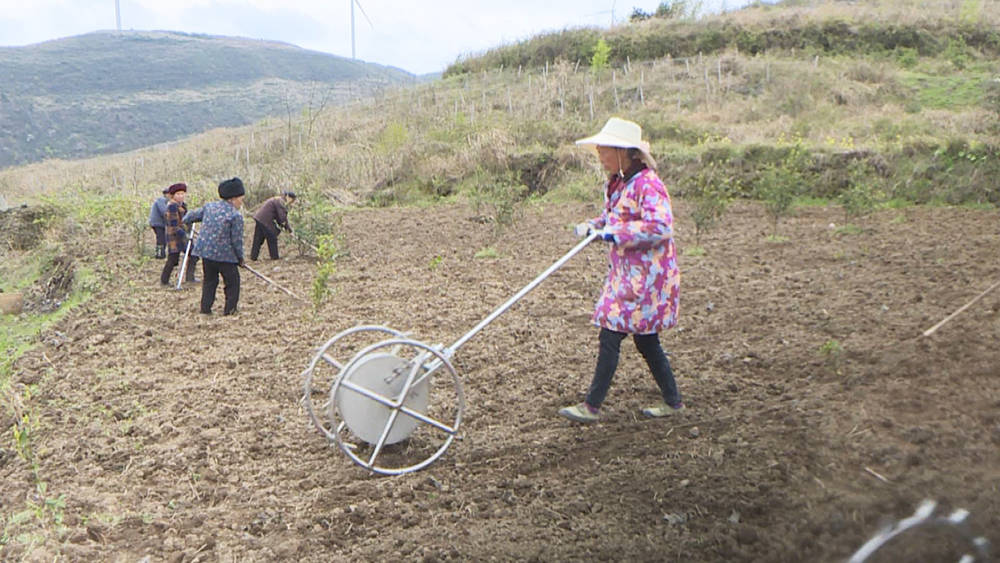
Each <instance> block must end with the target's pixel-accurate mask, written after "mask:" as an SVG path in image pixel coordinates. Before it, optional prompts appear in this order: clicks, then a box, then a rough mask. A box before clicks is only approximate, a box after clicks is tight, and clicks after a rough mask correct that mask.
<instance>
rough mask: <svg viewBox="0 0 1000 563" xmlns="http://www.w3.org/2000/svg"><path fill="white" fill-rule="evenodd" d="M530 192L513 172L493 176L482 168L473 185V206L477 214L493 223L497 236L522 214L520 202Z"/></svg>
mask: <svg viewBox="0 0 1000 563" xmlns="http://www.w3.org/2000/svg"><path fill="white" fill-rule="evenodd" d="M527 192H528V188H527V186H525V185H524V184H522V183H521V182H520V181H519V180H517V178H516V177H515V175H514V174H513V173H512V172H508V173H506V174H503V175H500V176H499V177H491V176H490V175H488V174H486V173H485V172H483V171H482V170H480V171H479V172H478V173H477V174H476V180H475V183H474V184H473V187H472V193H471V198H472V206H473V209H474V211H475V212H476V214H477V215H480V216H482V217H484V218H486V219H487V220H488V221H490V222H491V223H493V228H494V234H496V235H497V236H499V235H500V233H502V232H503V230H504V229H506V228H507V227H509V226H511V225H512V224H514V222H515V221H516V220H517V218H518V217H519V216H520V213H521V207H520V204H521V202H522V201H523V199H524V196H525V194H526V193H527Z"/></svg>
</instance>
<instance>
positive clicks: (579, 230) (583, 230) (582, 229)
mask: <svg viewBox="0 0 1000 563" xmlns="http://www.w3.org/2000/svg"><path fill="white" fill-rule="evenodd" d="M573 234H575V235H576V236H577V237H579V238H583V237H585V236H587V235H589V234H590V225H589V224H587V223H580V224H579V225H577V226H575V227H573Z"/></svg>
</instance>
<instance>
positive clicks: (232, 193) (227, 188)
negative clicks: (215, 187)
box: [219, 178, 246, 199]
mask: <svg viewBox="0 0 1000 563" xmlns="http://www.w3.org/2000/svg"><path fill="white" fill-rule="evenodd" d="M245 193H246V190H244V189H243V180H240V179H239V178H230V179H229V180H223V181H222V182H221V183H220V184H219V197H221V198H222V199H231V198H234V197H239V196H241V195H243V194H245Z"/></svg>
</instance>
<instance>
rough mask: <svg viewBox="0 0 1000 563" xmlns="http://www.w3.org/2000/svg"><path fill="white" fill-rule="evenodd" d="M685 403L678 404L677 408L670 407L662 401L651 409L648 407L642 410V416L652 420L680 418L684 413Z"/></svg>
mask: <svg viewBox="0 0 1000 563" xmlns="http://www.w3.org/2000/svg"><path fill="white" fill-rule="evenodd" d="M684 409H685V407H684V403H678V404H677V406H676V407H672V406H670V405H668V404H667V403H666V402H664V401H661V402H660V403H658V404H655V405H653V406H651V407H646V408H644V409H642V414H644V415H646V416H648V417H651V418H662V417H664V416H680V415H681V414H683V413H684Z"/></svg>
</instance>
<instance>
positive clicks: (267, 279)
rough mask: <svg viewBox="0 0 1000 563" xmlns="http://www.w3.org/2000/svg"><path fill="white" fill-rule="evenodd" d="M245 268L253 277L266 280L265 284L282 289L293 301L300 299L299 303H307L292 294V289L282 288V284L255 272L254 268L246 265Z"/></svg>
mask: <svg viewBox="0 0 1000 563" xmlns="http://www.w3.org/2000/svg"><path fill="white" fill-rule="evenodd" d="M243 268H244V269H246V270H248V271H249V272H250V273H251V274H253V275H255V276H257V277H258V278H260V279H262V280H264V282H265V283H269V284H271V285H273V286H274V287H276V288H278V289H280V290H281V291H283V292H285V293H287V294H288V295H289V296H291V297H292V298H293V299H298V300H299V301H302V302H303V303H305V302H306V300H305V299H303V298H301V297H299V296H298V295H296V294H295V293H293V292H292V291H291V290H290V289H288V288H287V287H282V286H281V284H279V283H278V282H276V281H274V280H272V279H271V278H269V277H267V276H265V275H264V274H262V273H260V272H258V271H257V270H254V269H253V268H251V267H250V266H247V265H246V264H243Z"/></svg>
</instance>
